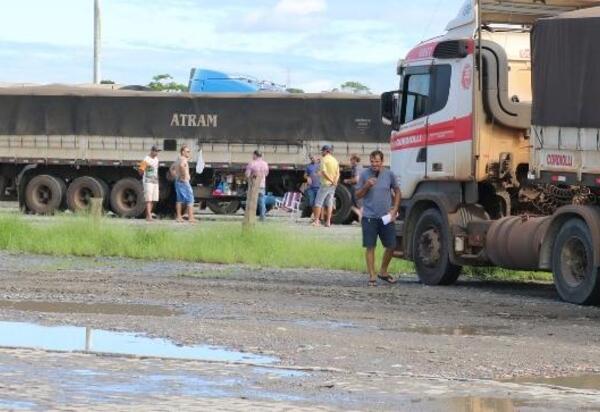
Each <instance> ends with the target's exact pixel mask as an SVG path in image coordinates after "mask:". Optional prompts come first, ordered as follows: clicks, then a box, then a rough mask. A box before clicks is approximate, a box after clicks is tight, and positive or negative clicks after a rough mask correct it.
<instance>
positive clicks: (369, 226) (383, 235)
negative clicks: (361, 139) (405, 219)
mask: <svg viewBox="0 0 600 412" xmlns="http://www.w3.org/2000/svg"><path fill="white" fill-rule="evenodd" d="M370 160H371V167H370V168H368V169H366V170H364V171H363V173H362V174H361V176H360V179H359V185H358V188H357V190H356V197H357V198H358V199H363V215H362V219H361V225H362V235H363V247H364V248H365V249H366V252H365V258H366V261H367V271H368V272H369V286H377V278H379V279H381V280H383V281H385V282H388V283H396V279H394V278H393V277H392V276H391V275H390V274H389V272H388V266H389V264H390V262H391V260H392V255H393V253H394V249H395V248H396V229H395V225H394V222H395V220H396V217H397V215H398V208H399V207H400V197H401V195H400V187H399V186H398V182H397V181H396V176H394V173H392V172H391V171H390V170H388V169H386V168H384V167H383V153H382V152H381V151H380V150H375V151H374V152H372V153H371V155H370ZM392 196H393V203H392ZM377 237H379V239H381V243H382V244H383V247H384V248H385V252H384V253H383V259H382V261H381V270H380V271H379V274H378V275H377V274H376V273H375V247H376V246H377Z"/></svg>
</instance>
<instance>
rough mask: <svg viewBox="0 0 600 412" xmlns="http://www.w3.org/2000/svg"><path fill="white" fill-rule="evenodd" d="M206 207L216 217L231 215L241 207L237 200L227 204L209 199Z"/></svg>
mask: <svg viewBox="0 0 600 412" xmlns="http://www.w3.org/2000/svg"><path fill="white" fill-rule="evenodd" d="M206 206H208V208H209V209H210V210H211V211H212V212H213V213H214V214H216V215H233V214H235V212H237V211H238V210H239V209H240V207H241V206H242V202H240V201H239V200H231V201H228V202H220V201H218V200H215V199H211V200H209V201H207V202H206Z"/></svg>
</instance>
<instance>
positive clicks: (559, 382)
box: [510, 375, 600, 391]
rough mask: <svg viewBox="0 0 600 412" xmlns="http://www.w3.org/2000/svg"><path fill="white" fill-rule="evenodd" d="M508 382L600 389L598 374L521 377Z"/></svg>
mask: <svg viewBox="0 0 600 412" xmlns="http://www.w3.org/2000/svg"><path fill="white" fill-rule="evenodd" d="M510 382H515V383H520V384H537V385H540V384H541V385H549V386H559V387H562V388H571V389H588V390H589V389H591V390H595V391H600V375H579V376H561V377H557V378H543V377H523V378H516V379H512V380H511V381H510Z"/></svg>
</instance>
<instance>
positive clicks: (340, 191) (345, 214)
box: [331, 185, 353, 225]
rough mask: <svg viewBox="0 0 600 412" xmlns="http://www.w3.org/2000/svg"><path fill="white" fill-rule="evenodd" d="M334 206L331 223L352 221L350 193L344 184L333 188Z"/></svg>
mask: <svg viewBox="0 0 600 412" xmlns="http://www.w3.org/2000/svg"><path fill="white" fill-rule="evenodd" d="M335 206H336V207H335V210H334V211H333V215H332V216H331V223H333V224H336V225H342V224H346V223H352V220H353V217H352V194H351V193H350V189H348V188H347V187H346V186H344V185H338V187H336V188H335Z"/></svg>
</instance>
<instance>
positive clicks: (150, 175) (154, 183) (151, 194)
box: [140, 146, 160, 222]
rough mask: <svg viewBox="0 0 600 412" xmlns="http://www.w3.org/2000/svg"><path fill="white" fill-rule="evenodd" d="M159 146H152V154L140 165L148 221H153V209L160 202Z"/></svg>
mask: <svg viewBox="0 0 600 412" xmlns="http://www.w3.org/2000/svg"><path fill="white" fill-rule="evenodd" d="M158 152H160V149H159V148H158V146H152V148H151V149H150V154H149V155H148V156H146V157H145V158H144V160H143V161H142V163H141V164H140V173H143V177H142V182H143V184H144V201H145V202H146V220H147V221H148V222H151V221H152V208H153V206H154V203H156V202H158Z"/></svg>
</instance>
